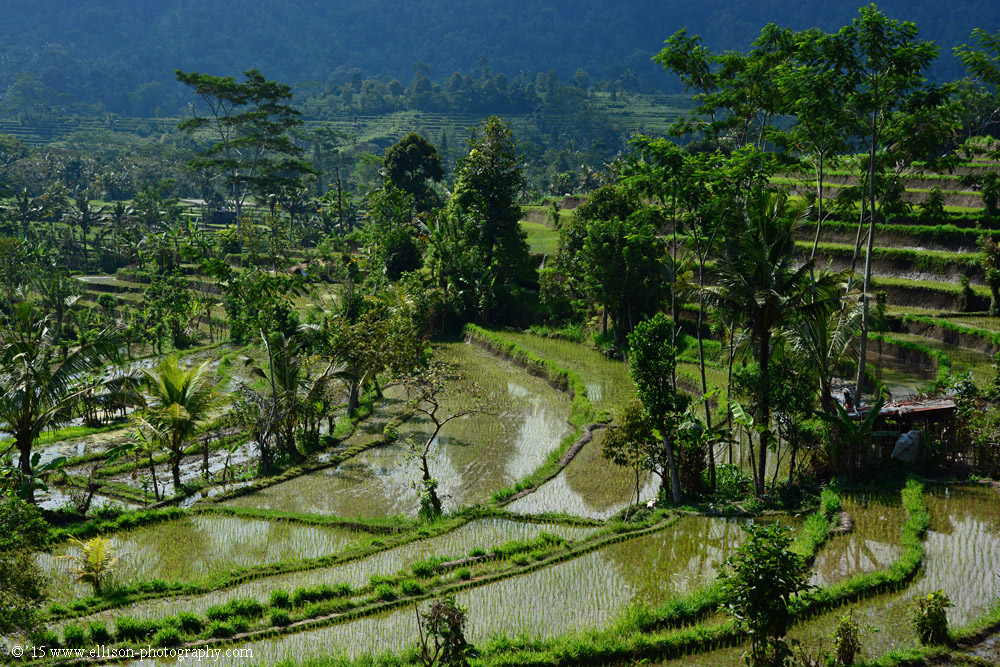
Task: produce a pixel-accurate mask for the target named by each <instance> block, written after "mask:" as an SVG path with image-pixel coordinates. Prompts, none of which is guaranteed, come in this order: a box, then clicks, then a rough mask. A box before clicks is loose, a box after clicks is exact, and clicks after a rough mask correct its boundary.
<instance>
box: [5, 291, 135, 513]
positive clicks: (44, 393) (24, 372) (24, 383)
mask: <svg viewBox="0 0 1000 667" xmlns="http://www.w3.org/2000/svg"><path fill="white" fill-rule="evenodd" d="M52 324H53V321H52V319H51V318H49V317H48V316H45V315H42V314H40V313H39V312H38V311H37V310H36V309H35V308H34V307H33V306H32V305H31V304H30V303H29V302H26V301H22V302H21V303H18V304H17V305H16V306H15V309H14V312H13V314H12V315H11V316H10V319H9V321H7V322H5V323H4V325H3V326H2V327H0V429H2V430H4V431H7V432H9V433H11V434H12V435H13V441H14V446H15V447H16V448H17V450H18V453H19V462H18V467H19V468H20V472H21V475H22V477H23V478H24V479H26V480H31V479H32V478H33V477H34V474H33V470H32V467H33V465H36V464H34V463H33V461H32V459H33V458H37V457H33V456H32V447H33V446H34V443H35V440H37V439H38V436H39V435H41V433H42V431H45V430H49V429H52V428H55V427H57V426H59V425H60V424H65V423H66V422H68V421H69V420H70V419H71V418H72V416H73V411H74V408H75V406H76V404H77V403H78V399H79V398H80V396H81V394H82V393H83V392H85V391H87V390H88V386H87V385H86V382H85V381H86V378H87V374H88V373H90V372H91V371H94V370H96V369H99V368H101V367H102V366H103V365H104V364H105V363H106V362H108V361H114V362H117V360H118V356H119V346H120V340H119V338H118V336H117V334H116V333H115V332H114V331H112V330H110V329H104V330H102V331H100V332H98V333H96V334H95V335H94V336H93V337H91V338H90V339H89V340H87V342H85V343H84V344H82V345H78V346H77V347H76V348H75V349H73V350H72V351H70V352H66V353H65V356H63V353H64V350H63V349H60V348H61V346H60V344H59V343H60V341H59V339H58V331H57V328H56V327H54V326H52ZM26 500H27V501H28V502H34V488H33V485H29V488H28V490H27V497H26Z"/></svg>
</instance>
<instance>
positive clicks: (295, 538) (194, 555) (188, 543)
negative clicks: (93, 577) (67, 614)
mask: <svg viewBox="0 0 1000 667" xmlns="http://www.w3.org/2000/svg"><path fill="white" fill-rule="evenodd" d="M111 539H112V542H113V544H114V548H115V551H116V553H117V554H118V555H119V558H120V563H119V566H118V567H117V577H118V578H119V579H120V580H121V581H147V580H150V579H161V580H163V581H167V582H194V583H200V582H205V581H207V580H208V579H210V578H211V577H212V575H215V574H225V573H228V572H229V571H231V570H233V569H238V568H246V567H251V566H255V565H264V564H267V563H277V562H282V561H296V560H302V559H308V558H317V557H319V556H326V555H332V554H336V553H339V552H341V551H344V550H345V549H348V548H350V547H354V546H360V545H363V544H367V543H368V542H370V541H371V539H372V537H371V536H370V535H368V534H366V533H361V532H355V531H348V530H344V529H340V528H331V527H326V526H309V525H303V524H298V523H289V522H283V521H264V520H257V519H244V518H240V517H232V516H222V515H212V514H195V515H192V516H188V517H184V518H183V519H177V520H173V521H169V522H166V523H161V524H155V525H151V526H147V527H144V528H138V529H136V530H132V531H128V532H123V533H116V534H113V535H112V536H111ZM78 551H79V550H78V548H77V547H75V546H72V545H69V544H65V545H62V546H60V547H58V548H56V549H55V550H54V551H53V553H52V554H49V555H45V556H42V559H41V563H40V564H41V565H42V567H43V569H44V570H45V571H46V573H47V574H49V576H51V577H52V589H51V593H52V595H53V596H54V597H55V598H56V599H57V600H58V601H65V600H66V599H71V598H72V597H75V596H79V595H87V594H89V593H90V588H89V586H83V585H77V584H74V583H73V576H72V575H71V574H70V569H71V563H70V562H69V561H66V560H63V559H61V558H59V556H62V555H65V554H71V555H72V554H75V553H77V552H78Z"/></svg>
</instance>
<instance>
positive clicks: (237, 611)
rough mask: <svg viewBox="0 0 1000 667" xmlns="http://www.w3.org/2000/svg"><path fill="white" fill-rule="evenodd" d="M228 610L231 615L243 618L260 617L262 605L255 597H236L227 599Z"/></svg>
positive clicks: (262, 610) (262, 609)
mask: <svg viewBox="0 0 1000 667" xmlns="http://www.w3.org/2000/svg"><path fill="white" fill-rule="evenodd" d="M228 606H229V611H230V614H231V615H232V616H242V617H243V618H260V617H261V615H262V614H263V613H264V605H262V604H261V603H260V600H257V599H255V598H237V599H235V600H230V601H229V605H228Z"/></svg>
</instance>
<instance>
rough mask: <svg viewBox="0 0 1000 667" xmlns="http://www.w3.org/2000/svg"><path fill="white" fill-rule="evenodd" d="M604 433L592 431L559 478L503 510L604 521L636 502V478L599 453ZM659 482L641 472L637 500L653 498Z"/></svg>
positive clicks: (656, 478) (629, 470) (655, 478)
mask: <svg viewBox="0 0 1000 667" xmlns="http://www.w3.org/2000/svg"><path fill="white" fill-rule="evenodd" d="M606 433H607V431H606V430H605V429H600V430H597V431H594V438H593V440H591V441H590V442H589V443H587V444H586V445H584V447H583V449H581V450H580V451H579V452H578V453H577V455H576V456H575V457H574V458H573V460H572V461H570V463H569V465H568V466H566V468H564V469H563V470H562V471H561V472H560V473H559V474H558V475H556V476H555V477H553V478H552V479H550V480H549V481H547V482H545V483H544V484H542V485H541V486H540V487H539V488H537V489H536V490H535V491H533V492H531V493H529V494H528V495H526V496H523V497H521V498H518V499H517V500H515V501H514V502H512V503H510V504H508V505H507V506H506V509H508V510H510V511H511V512H519V513H523V514H540V513H543V512H556V513H563V514H572V515H575V516H583V517H589V518H592V519H607V518H608V517H610V516H613V515H614V514H616V513H618V512H619V511H621V510H622V509H624V508H625V507H626V506H627V505H628V504H629V502H630V501H633V500H634V499H635V475H634V473H633V472H632V470H631V469H630V468H622V467H620V466H616V465H614V464H613V463H611V462H609V461H608V460H607V459H605V458H604V456H603V455H602V453H601V446H602V443H603V442H604V436H605V434H606ZM659 488H660V480H659V478H658V477H656V476H655V475H651V474H649V473H647V472H643V473H642V474H641V475H640V477H639V489H640V493H639V499H640V500H641V501H645V500H648V499H650V498H655V497H656V492H657V491H658V490H659Z"/></svg>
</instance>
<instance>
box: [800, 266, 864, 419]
mask: <svg viewBox="0 0 1000 667" xmlns="http://www.w3.org/2000/svg"><path fill="white" fill-rule="evenodd" d="M836 275H838V276H841V277H846V275H845V274H844V273H840V274H836ZM821 277H822V274H821ZM845 300H846V301H845V303H844V304H843V305H842V307H841V308H837V309H832V310H828V311H826V312H817V313H814V314H813V316H811V317H801V318H799V319H798V320H797V321H795V322H794V323H792V325H791V326H790V327H789V328H788V330H787V331H786V332H785V335H786V336H787V339H788V342H789V345H790V346H791V348H792V349H793V350H794V351H795V352H796V353H797V354H798V355H799V356H800V357H801V358H802V359H803V360H804V362H805V363H804V364H803V366H804V368H805V369H806V371H807V372H808V373H809V374H810V375H812V376H813V378H814V379H815V380H816V383H817V385H818V386H819V404H820V407H821V408H822V410H823V412H825V413H827V414H833V413H834V405H833V403H834V398H833V377H834V375H835V373H836V370H837V367H838V366H839V365H840V364H841V363H842V362H844V361H849V360H854V361H856V360H857V354H858V335H859V334H860V333H861V316H862V314H861V309H860V308H859V307H858V303H857V301H858V299H857V293H848V294H846V295H845Z"/></svg>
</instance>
